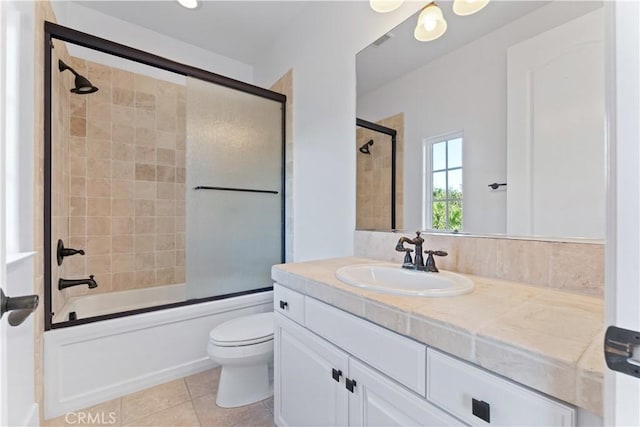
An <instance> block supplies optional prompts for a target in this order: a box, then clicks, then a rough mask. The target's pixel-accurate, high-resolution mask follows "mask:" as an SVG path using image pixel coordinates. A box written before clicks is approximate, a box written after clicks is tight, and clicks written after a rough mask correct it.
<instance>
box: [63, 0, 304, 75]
mask: <svg viewBox="0 0 640 427" xmlns="http://www.w3.org/2000/svg"><path fill="white" fill-rule="evenodd" d="M73 3H76V4H80V5H82V6H85V7H87V8H90V9H95V10H97V11H99V12H102V13H104V14H106V15H110V16H113V17H116V18H119V19H121V20H123V21H128V22H131V23H133V24H136V25H139V26H141V27H144V28H148V29H150V30H153V31H156V32H158V33H161V34H164V35H167V36H169V37H172V38H174V39H177V40H181V41H183V42H186V43H189V44H192V45H194V46H198V47H201V48H203V49H206V50H208V51H211V52H215V53H218V54H221V55H224V56H226V57H228V58H232V59H235V60H237V61H240V62H244V63H246V64H252V63H253V62H254V60H255V57H256V54H257V53H258V52H260V50H262V49H264V48H266V47H267V46H269V45H270V44H272V43H273V42H274V40H275V39H276V38H277V36H278V35H279V34H280V32H281V31H282V30H283V29H284V28H285V27H287V26H288V25H289V24H290V23H291V22H292V21H293V20H294V19H295V18H296V16H298V14H300V13H301V12H302V10H303V9H304V8H305V7H306V6H307V4H308V3H307V4H305V2H304V1H244V0H243V1H238V0H235V1H217V0H216V1H213V0H208V1H201V2H200V5H199V6H198V7H197V8H196V9H186V8H184V7H182V6H180V5H179V4H178V2H177V1H166V0H164V1H156V0H145V1H73Z"/></svg>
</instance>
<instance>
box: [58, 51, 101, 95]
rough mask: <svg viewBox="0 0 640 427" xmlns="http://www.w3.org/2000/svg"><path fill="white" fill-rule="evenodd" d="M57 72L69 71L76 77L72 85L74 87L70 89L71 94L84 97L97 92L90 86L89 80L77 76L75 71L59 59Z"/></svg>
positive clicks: (96, 89)
mask: <svg viewBox="0 0 640 427" xmlns="http://www.w3.org/2000/svg"><path fill="white" fill-rule="evenodd" d="M58 70H60V72H63V71H65V70H69V71H71V72H72V73H73V74H74V75H75V76H76V79H75V83H74V84H75V86H76V87H74V88H73V89H71V92H72V93H77V94H78V95H86V94H89V93H94V92H97V91H98V88H97V87H95V86H94V85H92V84H91V82H90V81H89V79H87V78H86V77H84V76H81V75H80V74H78V73H77V72H76V70H74V69H73V68H71V67H69V66H68V65H67V64H65V63H64V62H62V60H60V59H59V60H58Z"/></svg>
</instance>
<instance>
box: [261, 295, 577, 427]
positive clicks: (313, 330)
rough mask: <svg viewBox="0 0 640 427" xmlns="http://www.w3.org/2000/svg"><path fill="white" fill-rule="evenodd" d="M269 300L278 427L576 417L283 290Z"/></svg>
mask: <svg viewBox="0 0 640 427" xmlns="http://www.w3.org/2000/svg"><path fill="white" fill-rule="evenodd" d="M274 291H275V292H274V295H276V296H277V299H276V301H275V312H276V316H275V318H276V329H275V348H274V350H275V351H274V353H275V360H274V365H275V378H274V386H275V389H274V391H275V400H274V417H275V422H276V424H277V425H278V426H280V427H285V426H292V427H293V426H320V425H321V426H346V425H349V426H413V425H419V426H444V425H450V426H459V425H465V424H468V425H479V426H484V425H510V426H515V425H523V426H524V425H527V426H534V425H540V426H542V425H544V426H563V427H564V426H567V427H571V426H575V425H576V414H575V412H576V411H575V408H573V407H570V406H568V405H566V404H563V403H562V402H559V401H556V400H553V399H550V398H548V397H546V396H543V395H541V394H540V393H536V392H534V391H532V390H529V389H527V388H525V387H523V386H521V385H519V384H516V383H514V382H511V381H508V380H505V379H503V378H500V377H498V376H496V375H494V374H492V373H489V372H487V371H485V370H483V369H480V368H478V367H476V366H473V365H471V364H469V363H466V362H463V361H460V360H458V359H455V358H453V357H450V356H448V355H446V354H444V353H441V352H438V351H436V350H434V349H432V348H427V346H426V345H424V344H421V343H419V342H416V341H414V340H412V339H409V338H407V337H404V336H402V335H399V334H397V333H395V332H391V331H389V330H387V329H385V328H382V327H380V326H377V325H375V324H373V323H371V322H369V321H367V320H364V319H362V318H359V317H357V316H353V315H351V314H349V313H346V312H344V311H342V310H339V309H337V308H335V307H332V306H330V305H328V304H325V303H323V302H320V301H318V300H315V299H313V298H310V297H306V296H303V295H301V294H299V293H296V292H294V291H292V290H290V289H286V288H283V287H281V286H278V285H276V286H275V287H274ZM280 299H283V300H284V299H286V300H287V301H288V302H289V303H288V304H284V305H283V304H281V303H280ZM292 301H293V302H294V303H293V304H291V302H292Z"/></svg>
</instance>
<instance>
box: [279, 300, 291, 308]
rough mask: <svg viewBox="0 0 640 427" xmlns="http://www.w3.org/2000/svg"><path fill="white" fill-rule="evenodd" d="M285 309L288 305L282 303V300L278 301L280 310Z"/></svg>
mask: <svg viewBox="0 0 640 427" xmlns="http://www.w3.org/2000/svg"><path fill="white" fill-rule="evenodd" d="M287 307H289V303H288V302H286V301H282V300H280V308H281V309H282V310H284V309H286V308H287Z"/></svg>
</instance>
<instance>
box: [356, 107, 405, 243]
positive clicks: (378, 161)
mask: <svg viewBox="0 0 640 427" xmlns="http://www.w3.org/2000/svg"><path fill="white" fill-rule="evenodd" d="M376 123H377V124H379V125H382V126H385V127H388V128H391V129H395V130H396V131H397V135H396V227H395V228H402V227H403V225H402V218H403V200H404V199H403V197H404V191H403V171H404V169H403V162H402V159H403V158H404V114H402V113H400V114H396V115H395V116H392V117H388V118H386V119H383V120H380V121H378V122H376ZM369 140H373V141H374V144H373V146H371V147H369V151H370V153H371V154H369V155H367V154H363V153H360V151H358V149H359V148H360V147H362V146H363V145H364V144H365V143H367V141H369ZM390 146H391V137H390V136H389V135H385V134H382V133H380V132H375V131H372V130H369V129H365V128H362V127H357V128H356V166H357V167H356V174H357V175H356V182H357V188H356V228H357V229H359V230H390V229H391V149H390Z"/></svg>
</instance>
